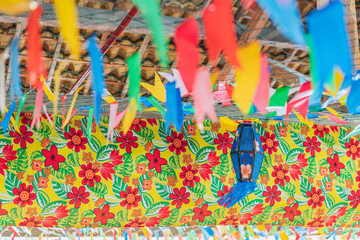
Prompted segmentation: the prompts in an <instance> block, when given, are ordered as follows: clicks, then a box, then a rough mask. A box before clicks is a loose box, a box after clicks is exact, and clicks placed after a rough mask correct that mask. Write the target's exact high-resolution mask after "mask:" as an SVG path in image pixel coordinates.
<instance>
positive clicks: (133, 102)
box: [124, 98, 137, 134]
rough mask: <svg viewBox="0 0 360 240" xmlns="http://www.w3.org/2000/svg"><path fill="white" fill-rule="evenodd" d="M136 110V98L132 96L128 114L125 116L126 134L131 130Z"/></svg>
mask: <svg viewBox="0 0 360 240" xmlns="http://www.w3.org/2000/svg"><path fill="white" fill-rule="evenodd" d="M136 112H137V106H136V100H135V98H132V99H131V100H130V105H129V107H128V110H127V111H126V114H125V117H124V133H125V134H126V133H127V132H128V131H129V129H130V127H131V124H132V122H133V121H134V119H135V116H136Z"/></svg>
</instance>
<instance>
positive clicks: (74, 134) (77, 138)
mask: <svg viewBox="0 0 360 240" xmlns="http://www.w3.org/2000/svg"><path fill="white" fill-rule="evenodd" d="M64 137H65V138H66V139H69V140H70V142H68V143H67V146H68V148H69V149H73V148H75V151H76V152H80V149H82V150H85V149H86V145H85V144H86V143H87V139H86V137H83V132H82V131H81V130H80V129H79V130H77V131H76V129H75V128H70V133H68V132H65V133H64Z"/></svg>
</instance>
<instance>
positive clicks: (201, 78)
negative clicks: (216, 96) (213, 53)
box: [192, 67, 217, 124]
mask: <svg viewBox="0 0 360 240" xmlns="http://www.w3.org/2000/svg"><path fill="white" fill-rule="evenodd" d="M192 95H193V99H194V107H195V119H196V122H197V124H202V122H203V121H204V119H205V114H206V115H207V116H208V117H209V119H210V120H212V121H213V122H215V121H216V120H217V119H216V112H215V106H214V103H213V100H212V96H211V83H210V73H209V69H208V68H207V67H202V68H200V69H199V71H198V73H197V76H196V80H195V83H194V92H193V94H192Z"/></svg>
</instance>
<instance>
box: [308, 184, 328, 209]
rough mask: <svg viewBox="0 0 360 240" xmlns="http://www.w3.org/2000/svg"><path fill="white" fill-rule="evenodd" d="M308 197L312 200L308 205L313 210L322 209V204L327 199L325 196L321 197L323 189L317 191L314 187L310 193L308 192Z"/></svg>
mask: <svg viewBox="0 0 360 240" xmlns="http://www.w3.org/2000/svg"><path fill="white" fill-rule="evenodd" d="M306 196H307V197H308V198H310V199H309V200H308V205H309V206H310V207H311V206H312V208H316V207H321V206H322V203H323V202H324V200H325V198H324V196H321V189H318V190H317V191H316V188H315V187H313V188H312V189H311V192H310V191H307V192H306Z"/></svg>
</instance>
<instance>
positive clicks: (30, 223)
mask: <svg viewBox="0 0 360 240" xmlns="http://www.w3.org/2000/svg"><path fill="white" fill-rule="evenodd" d="M24 219H25V221H23V222H21V223H20V224H19V226H22V227H39V224H40V223H41V222H39V221H37V220H36V218H35V217H34V216H33V217H30V218H27V217H25V218H24Z"/></svg>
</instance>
